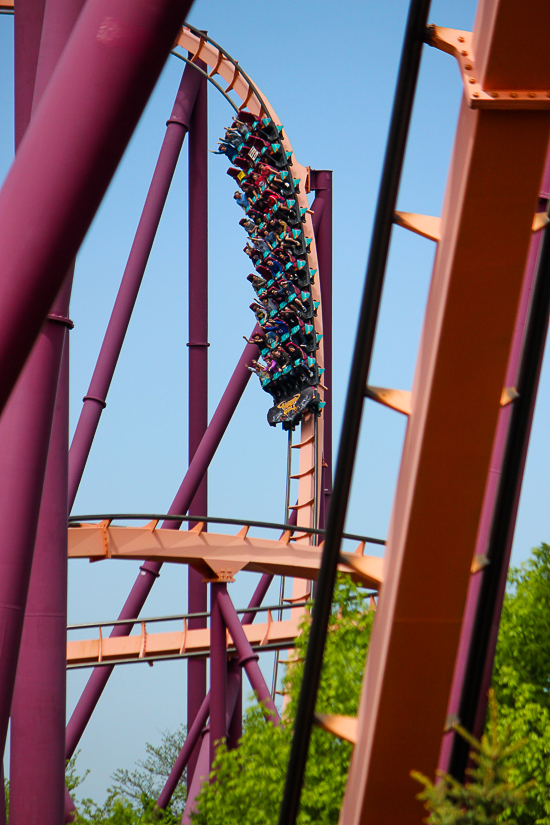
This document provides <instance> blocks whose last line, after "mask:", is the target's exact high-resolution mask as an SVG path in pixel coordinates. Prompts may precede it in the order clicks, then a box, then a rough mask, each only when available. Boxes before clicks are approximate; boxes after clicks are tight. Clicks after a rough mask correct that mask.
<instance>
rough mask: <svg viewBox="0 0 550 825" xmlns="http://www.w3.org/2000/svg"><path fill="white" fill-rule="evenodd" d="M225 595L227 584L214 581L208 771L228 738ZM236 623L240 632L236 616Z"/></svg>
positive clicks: (212, 589)
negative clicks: (219, 748) (220, 747)
mask: <svg viewBox="0 0 550 825" xmlns="http://www.w3.org/2000/svg"><path fill="white" fill-rule="evenodd" d="M224 597H227V598H229V595H228V593H227V584H225V582H213V583H212V584H211V585H210V686H211V687H210V756H209V764H210V770H212V764H213V762H214V759H215V757H216V750H217V749H218V745H220V744H221V743H222V742H225V739H226V737H227V720H226V713H227V636H226V633H225V622H224V612H223V607H222V604H223V599H224ZM235 615H236V614H235ZM237 622H238V625H239V628H241V631H242V627H241V623H240V622H239V620H238V617H237ZM243 632H244V631H243Z"/></svg>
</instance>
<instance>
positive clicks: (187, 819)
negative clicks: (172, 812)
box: [181, 728, 211, 825]
mask: <svg viewBox="0 0 550 825" xmlns="http://www.w3.org/2000/svg"><path fill="white" fill-rule="evenodd" d="M210 741H211V736H210V728H205V729H204V730H203V731H202V738H201V743H200V748H199V758H198V759H197V764H196V766H195V773H194V775H193V781H192V782H191V785H190V787H189V792H188V794H187V801H186V803H185V810H184V812H183V816H182V818H181V825H191V815H192V814H193V812H194V808H195V799H196V798H197V795H198V793H199V791H200V789H201V785H202V783H203V782H205V781H206V780H207V779H208V776H209V774H210Z"/></svg>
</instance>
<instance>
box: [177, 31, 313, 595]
mask: <svg viewBox="0 0 550 825" xmlns="http://www.w3.org/2000/svg"><path fill="white" fill-rule="evenodd" d="M177 46H178V47H180V48H182V49H185V50H186V51H188V52H189V53H190V54H191V55H192V56H191V58H190V62H191V63H196V62H197V61H198V60H202V61H203V62H204V63H206V64H207V66H208V67H209V68H210V71H209V72H208V77H209V79H210V80H214V78H215V77H217V76H219V77H220V78H223V80H225V82H226V83H227V86H226V88H225V89H223V90H222V91H223V92H224V94H225V95H228V94H229V93H230V92H234V94H235V95H236V96H237V97H238V98H239V99H240V101H241V105H240V107H239V108H240V109H245V108H246V109H248V111H249V112H250V113H251V114H253V115H255V116H257V117H258V118H261V117H264V116H268V117H270V118H271V120H273V122H274V123H275V125H276V126H282V123H281V121H280V119H279V118H278V116H277V114H276V112H275V111H274V109H273V108H272V106H271V105H270V104H269V102H268V100H267V99H266V97H265V95H263V93H260V91H259V90H258V89H257V87H256V86H254V84H253V83H252V81H251V80H250V78H249V77H248V75H247V74H246V73H245V72H244V71H243V70H242V69H241V67H240V66H239V64H238V63H237V61H236V60H234V59H233V58H232V57H231V56H230V55H229V54H228V53H227V52H226V51H225V50H224V49H222V48H221V46H219V45H218V44H217V43H215V42H214V41H213V40H212V39H211V38H209V37H208V36H207V35H204V34H203V33H201V32H200V31H198V30H197V29H194V28H192V27H190V26H184V27H183V28H182V30H181V33H180V35H179V37H178V41H177ZM281 143H282V145H283V148H284V150H285V152H287V154H288V153H290V154H289V155H288V156H289V158H290V160H289V165H290V168H291V172H292V177H293V178H294V179H295V180H299V181H300V184H299V187H297V188H298V191H297V193H296V198H297V200H298V203H299V206H300V208H302V209H304V210H307V211H306V212H305V213H304V217H305V222H304V235H305V237H306V238H307V239H308V241H310V242H311V243H310V244H309V254H308V264H309V269H310V271H312V272H317V271H318V263H317V251H316V247H315V236H314V232H313V225H312V222H311V213H310V211H309V203H308V200H307V196H306V195H307V193H308V192H309V172H308V169H307V168H306V167H304V166H302V165H301V164H299V163H298V162H297V160H296V159H295V157H294V152H293V149H292V145H291V143H290V140H289V139H288V135H287V133H286V130H284V131H283V134H282V138H281ZM311 293H312V298H313V300H314V301H318V302H320V303H319V309H318V312H317V317H316V318H315V319H314V321H313V323H314V327H315V334H316V335H318V336H321V337H320V338H319V349H318V350H317V362H318V364H319V367H320V368H322V367H323V364H324V358H323V339H322V334H323V316H322V303H321V293H320V282H319V278H318V277H317V278H315V281H314V282H313V283H312V285H311ZM319 395H320V397H321V400H322V399H323V397H324V390H323V386H322V385H320V386H319ZM322 444H323V415H321V416H320V417H319V418H318V419H315V417H314V416H313V415H308V416H307V417H306V418H305V419H304V420H303V422H302V425H301V435H300V441H299V442H298V443H297V444H294V445H293V448H294V449H298V450H299V468H298V472H297V473H296V475H295V477H296V478H297V479H298V499H297V502H296V504H294V505H292V507H293V509H295V510H296V524H297V526H298V527H318V509H319V508H318V502H319V499H320V491H321V473H320V471H319V469H320V467H321V466H322V460H323V457H322ZM296 541H297V542H300V543H303V544H310V543H311V534H306V533H304V534H303V535H302V534H301V535H298V536H297V537H296ZM293 592H294V596H295V597H296V598H301V597H302V596H304V595H305V593H306V592H308V588H307V586H300V585H298V583H296V584H295V588H294V591H293Z"/></svg>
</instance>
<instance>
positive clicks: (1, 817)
mask: <svg viewBox="0 0 550 825" xmlns="http://www.w3.org/2000/svg"><path fill="white" fill-rule="evenodd" d="M0 787H2V788H3V787H4V761H3V760H0ZM5 800H6V796H5V794H4V799H3V800H2V801H1V803H0V825H8V820H7V819H6V801H5Z"/></svg>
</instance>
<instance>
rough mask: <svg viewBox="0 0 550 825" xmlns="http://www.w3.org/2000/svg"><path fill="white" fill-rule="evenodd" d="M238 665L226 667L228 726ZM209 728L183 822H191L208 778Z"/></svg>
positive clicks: (234, 700)
mask: <svg viewBox="0 0 550 825" xmlns="http://www.w3.org/2000/svg"><path fill="white" fill-rule="evenodd" d="M240 676H241V674H240V667H237V668H234V667H232V666H231V664H230V665H229V666H228V668H227V705H226V713H225V724H226V727H229V724H230V720H231V718H232V716H234V714H235V712H236V706H237V701H238V693H239V685H240V683H241V680H240ZM210 741H211V738H210V728H206V729H205V730H204V732H203V738H202V742H201V746H200V750H199V758H198V760H197V767H196V769H195V776H194V777H193V782H192V783H191V787H190V788H189V793H188V796H187V803H186V805H185V811H184V812H183V816H182V818H181V821H182V822H183V823H190V822H191V814H192V812H193V809H194V805H195V799H196V797H197V794H198V792H199V790H200V788H201V785H202V784H203V781H204V780H205V779H207V778H208V774H209V767H210V765H209V754H210Z"/></svg>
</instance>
